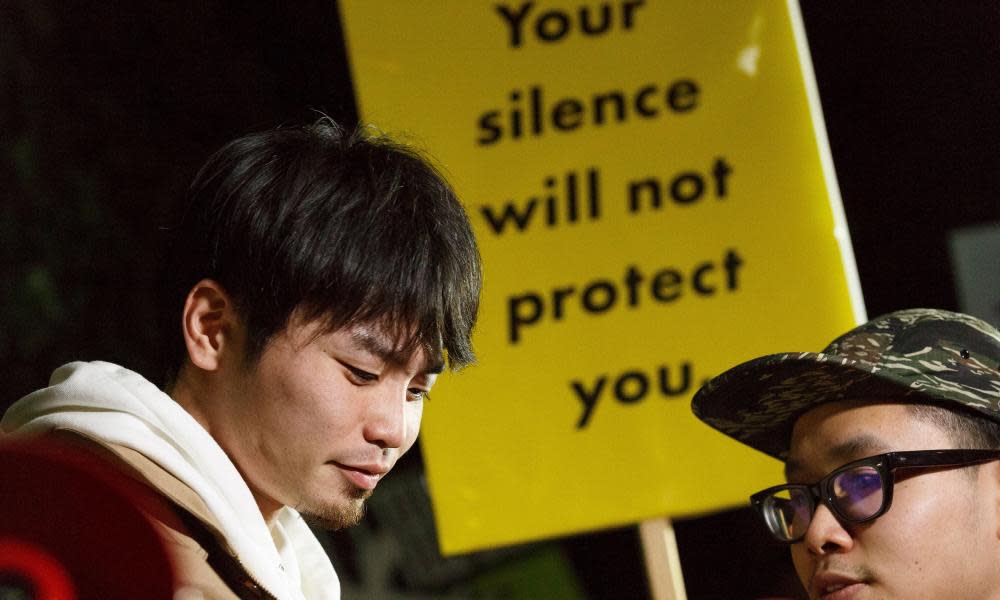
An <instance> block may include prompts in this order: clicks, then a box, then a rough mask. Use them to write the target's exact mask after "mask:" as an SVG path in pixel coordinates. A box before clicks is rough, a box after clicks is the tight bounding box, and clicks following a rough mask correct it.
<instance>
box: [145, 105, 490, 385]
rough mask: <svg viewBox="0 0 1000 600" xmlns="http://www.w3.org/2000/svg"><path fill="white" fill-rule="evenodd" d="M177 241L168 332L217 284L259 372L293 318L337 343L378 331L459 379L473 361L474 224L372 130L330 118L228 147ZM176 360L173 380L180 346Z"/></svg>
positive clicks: (443, 184) (412, 158) (204, 172)
mask: <svg viewBox="0 0 1000 600" xmlns="http://www.w3.org/2000/svg"><path fill="white" fill-rule="evenodd" d="M173 233H174V236H173V240H172V242H171V243H170V245H169V247H168V251H167V261H166V263H165V264H166V265H167V266H166V271H165V275H166V277H165V279H164V281H165V287H166V290H165V291H164V293H163V294H161V298H162V299H163V300H164V302H166V306H165V307H164V310H161V311H160V312H161V314H163V315H165V318H166V319H167V323H166V325H167V327H168V329H165V331H170V330H174V331H176V325H175V324H176V322H177V317H179V316H180V309H181V307H182V306H183V303H184V298H185V297H186V295H187V293H188V292H189V291H190V289H191V287H192V286H194V284H196V283H197V282H198V281H199V280H201V279H203V278H208V279H213V280H215V281H217V282H218V283H219V284H220V285H222V286H223V288H225V290H226V291H227V293H228V294H229V295H230V296H231V297H232V298H233V301H234V303H235V306H236V308H237V311H238V313H239V315H240V317H241V318H242V319H243V320H244V322H245V325H246V327H247V335H248V348H247V359H248V360H250V361H255V360H256V359H257V358H259V356H260V353H262V352H263V351H264V348H265V347H266V345H267V343H268V342H269V341H270V339H272V337H273V336H274V335H275V334H277V333H279V332H280V331H282V330H283V329H284V328H285V327H287V325H288V323H289V320H290V319H291V317H292V315H293V313H295V312H296V311H299V312H300V313H301V316H302V317H304V318H305V319H306V320H309V321H313V320H323V321H325V325H326V329H327V330H328V331H333V330H336V329H339V328H342V327H345V326H350V325H355V324H361V323H371V324H374V325H376V326H377V327H379V328H380V329H381V330H382V331H384V332H386V333H387V334H388V335H390V336H391V337H392V340H393V341H394V343H395V353H394V357H393V359H394V360H399V361H405V360H406V359H407V358H408V357H409V356H410V355H412V353H413V352H414V351H415V350H416V349H417V348H418V347H423V348H426V349H428V350H431V351H433V352H436V353H437V352H441V353H444V354H445V357H444V358H445V359H446V361H447V364H448V366H449V367H450V368H452V369H458V368H461V367H462V366H464V365H467V364H470V363H472V362H473V361H474V359H475V356H474V353H473V349H472V343H471V335H472V330H473V328H474V326H475V321H476V315H477V312H478V308H479V292H480V289H481V286H482V268H481V263H480V257H479V252H478V248H477V246H476V242H475V237H474V235H473V233H472V227H471V225H470V223H469V218H468V216H467V214H466V212H465V210H464V209H463V208H462V205H461V203H460V201H459V200H458V198H457V197H456V195H455V193H454V191H453V190H452V189H451V187H450V186H449V185H448V183H447V181H446V180H445V179H444V177H443V176H442V175H441V174H440V173H439V171H438V170H437V169H436V168H435V167H434V166H433V165H432V164H431V163H430V162H429V161H428V160H427V159H426V158H424V157H423V156H421V155H420V154H419V153H418V152H416V151H415V150H413V149H411V148H408V147H406V146H403V145H400V144H398V143H396V142H394V141H392V140H390V139H389V138H387V137H385V136H382V135H380V134H378V133H377V132H375V131H374V129H373V128H371V127H365V126H359V127H357V128H355V129H354V130H352V131H347V130H345V129H344V128H342V127H341V126H339V125H338V124H337V123H336V122H334V121H333V120H332V119H330V118H328V117H324V118H321V119H319V120H318V121H317V122H315V123H314V124H312V125H308V126H301V127H287V128H278V129H274V130H271V131H265V132H261V133H255V134H251V135H248V136H245V137H242V138H240V139H237V140H234V141H232V142H230V143H229V144H227V145H226V146H224V147H223V148H222V149H220V150H219V151H218V152H216V153H215V154H214V155H212V157H211V158H210V159H209V160H208V162H207V163H206V164H205V166H204V167H202V169H201V170H200V171H199V173H198V175H197V176H196V177H195V179H194V182H193V183H192V185H191V187H190V189H189V192H188V195H187V201H186V207H185V209H184V214H183V216H182V218H181V220H180V224H179V226H178V227H177V228H176V229H175V230H174V231H173ZM171 320H172V321H173V323H174V325H171V324H170V321H171ZM173 337H176V336H173ZM177 341H180V342H182V340H177ZM171 354H172V357H171V358H172V360H171V364H169V365H167V366H168V369H170V370H176V369H177V368H179V367H180V365H181V364H183V361H184V360H185V359H186V357H187V354H186V350H185V349H184V348H183V343H181V344H180V347H178V346H177V344H174V351H173V352H172V353H171ZM168 377H169V375H168Z"/></svg>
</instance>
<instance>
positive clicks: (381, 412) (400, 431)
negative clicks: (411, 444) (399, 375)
mask: <svg viewBox="0 0 1000 600" xmlns="http://www.w3.org/2000/svg"><path fill="white" fill-rule="evenodd" d="M374 396H375V397H374V398H370V399H369V401H370V405H369V410H368V414H367V419H366V420H365V430H364V435H365V439H366V440H367V441H368V442H370V443H372V444H375V445H377V446H378V447H380V448H401V447H402V446H403V441H404V440H405V439H406V415H405V408H406V390H405V389H404V390H402V391H401V392H397V391H396V390H394V389H391V388H390V386H388V385H386V386H380V388H379V389H378V390H377V391H376V392H375V394H374Z"/></svg>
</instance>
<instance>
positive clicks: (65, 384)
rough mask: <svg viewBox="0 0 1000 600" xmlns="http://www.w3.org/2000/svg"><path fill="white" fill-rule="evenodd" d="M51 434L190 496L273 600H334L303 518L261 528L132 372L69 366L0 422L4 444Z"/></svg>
mask: <svg viewBox="0 0 1000 600" xmlns="http://www.w3.org/2000/svg"><path fill="white" fill-rule="evenodd" d="M57 428H59V429H70V430H73V431H77V432H80V433H82V434H85V435H88V436H90V437H93V438H96V439H99V440H104V441H106V442H109V443H112V444H117V445H121V446H125V447H127V448H131V449H133V450H135V451H137V452H139V453H141V454H143V455H145V456H146V457H147V458H149V459H150V460H153V461H154V462H156V463H157V464H159V465H160V466H161V467H163V468H164V469H166V470H167V471H169V472H170V473H171V474H172V475H173V476H174V477H176V478H177V479H179V480H180V481H182V482H183V483H184V484H186V485H187V486H188V487H190V488H191V489H192V490H194V491H195V492H196V493H197V494H198V495H199V496H200V497H201V499H202V500H203V501H204V502H205V504H206V505H207V506H208V508H209V510H211V512H212V514H213V516H214V517H215V518H216V520H217V521H218V523H219V525H221V528H222V532H223V534H224V535H225V538H226V541H227V542H228V544H229V546H230V548H231V549H232V550H233V551H235V552H236V554H237V557H238V558H239V560H240V562H241V563H242V564H243V566H244V567H245V568H246V569H247V570H248V571H249V572H250V574H251V575H252V576H253V577H254V578H255V579H256V580H257V581H258V582H259V583H260V584H261V585H262V586H264V588H266V589H267V591H268V592H270V593H271V594H272V595H273V596H275V597H276V598H278V599H279V600H314V599H315V600H319V599H322V600H335V599H339V598H340V581H339V580H338V579H337V574H336V572H335V571H334V570H333V565H332V564H331V563H330V559H329V557H328V556H327V554H326V552H325V551H324V550H323V548H322V546H320V544H319V541H318V540H317V539H316V536H315V535H313V533H312V531H310V530H309V528H308V526H306V524H305V522H304V521H303V520H302V517H301V516H299V514H298V513H297V512H296V511H295V510H293V509H291V508H289V507H285V508H282V509H281V510H280V511H279V513H278V515H277V517H276V518H275V519H274V520H273V522H272V523H271V524H270V527H269V526H268V524H267V523H266V522H265V521H264V517H263V516H262V515H261V512H260V509H259V508H258V507H257V503H256V502H255V500H254V498H253V495H252V494H251V492H250V488H248V487H247V484H246V482H244V481H243V478H242V477H241V476H240V474H239V472H238V471H237V470H236V467H235V465H233V463H232V461H230V460H229V457H228V456H226V454H225V452H223V450H222V448H221V447H219V445H218V444H217V443H216V442H215V440H214V439H213V438H212V436H211V435H209V433H208V431H206V430H205V428H204V427H202V426H201V425H200V424H199V423H198V422H197V421H195V419H194V417H192V416H191V415H190V414H189V413H188V412H187V411H185V410H184V409H183V408H182V407H181V406H180V405H179V404H177V403H176V402H175V401H174V400H173V399H172V398H170V396H168V395H166V394H165V393H163V392H162V391H161V390H160V389H159V388H157V387H156V386H155V385H153V384H152V383H150V382H149V381H147V380H146V379H145V378H143V377H142V376H141V375H139V374H138V373H134V372H132V371H129V370H128V369H125V368H123V367H120V366H118V365H114V364H111V363H106V362H90V363H85V362H74V363H69V364H67V365H64V366H62V367H60V368H58V369H56V371H55V372H54V373H53V374H52V377H51V379H50V380H49V387H47V388H44V389H41V390H38V391H37V392H34V393H31V394H29V395H27V396H25V397H24V398H22V399H20V400H19V401H17V402H16V403H14V404H13V405H12V406H11V407H10V409H8V410H7V413H6V414H5V415H4V417H3V420H2V421H0V433H2V435H4V436H20V435H37V434H41V433H45V432H48V431H51V430H53V429H57Z"/></svg>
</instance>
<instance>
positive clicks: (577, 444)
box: [340, 0, 863, 553]
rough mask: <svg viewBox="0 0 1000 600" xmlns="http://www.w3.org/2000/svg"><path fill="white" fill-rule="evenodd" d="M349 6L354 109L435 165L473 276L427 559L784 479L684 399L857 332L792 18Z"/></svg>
mask: <svg viewBox="0 0 1000 600" xmlns="http://www.w3.org/2000/svg"><path fill="white" fill-rule="evenodd" d="M340 6H341V10H342V14H343V22H344V27H345V31H346V37H347V42H348V53H349V55H350V57H351V62H352V69H353V76H354V82H355V86H356V91H357V95H358V99H359V105H360V108H361V113H362V117H363V118H364V119H365V120H366V121H369V122H373V123H375V124H377V125H378V126H379V127H380V128H381V129H383V130H385V131H388V132H390V133H393V134H397V135H399V134H402V137H403V138H404V139H409V140H410V141H414V140H416V141H418V142H419V143H420V145H422V146H424V147H426V148H428V149H429V150H430V152H431V154H432V155H433V156H435V157H436V158H437V159H438V160H439V161H440V163H441V165H442V166H443V169H444V170H445V172H446V174H447V175H448V177H449V178H450V180H451V181H452V182H453V184H454V185H455V187H456V189H457V191H458V193H459V196H460V197H461V198H463V200H464V202H465V203H466V207H467V209H468V212H469V215H470V217H471V218H472V221H473V224H474V226H475V229H476V233H477V236H478V239H479V242H480V247H481V251H482V255H483V260H484V268H485V284H484V295H483V303H482V311H481V313H480V325H479V327H478V329H477V332H476V335H475V340H474V341H475V344H476V347H477V351H478V356H479V364H478V365H477V366H475V367H472V368H469V369H468V370H466V371H464V372H462V373H460V374H458V375H445V376H443V377H442V378H441V381H440V382H439V384H438V386H437V387H436V388H435V390H434V392H433V400H431V401H430V402H429V403H428V405H427V407H426V412H425V422H424V423H425V425H424V431H423V434H422V435H423V450H424V456H425V459H426V463H427V469H428V480H429V483H430V488H431V495H432V498H433V502H434V509H435V514H436V518H437V521H438V528H439V534H440V540H441V545H442V550H443V551H444V552H446V553H454V552H463V551H469V550H474V549H478V548H484V547H489V546H496V545H501V544H508V543H514V542H522V541H527V540H532V539H539V538H543V537H548V536H554V535H560V534H566V533H572V532H578V531H583V530H589V529H595V528H599V527H607V526H614V525H622V524H626V523H634V522H638V521H640V520H643V519H646V518H649V517H653V516H660V515H674V516H678V515H689V514H695V513H699V512H704V511H708V510H712V509H717V508H720V507H724V506H735V505H738V504H742V503H745V502H746V498H747V495H748V494H749V493H751V492H753V491H756V490H758V489H760V488H762V487H765V486H766V485H770V484H772V483H777V482H778V481H780V465H779V464H778V463H777V462H776V461H774V460H772V459H768V458H766V457H764V456H763V455H760V454H758V453H755V452H753V451H752V450H749V449H747V448H745V447H742V446H740V445H739V444H737V443H736V442H733V441H731V440H729V439H728V438H726V437H724V436H723V435H721V434H719V433H716V432H714V431H713V430H711V429H709V428H708V427H707V426H705V425H703V424H701V423H700V422H699V421H697V419H695V418H694V417H693V416H692V414H691V410H690V407H689V403H690V398H691V395H692V394H693V393H694V391H695V390H696V389H697V388H698V386H700V385H701V384H702V383H703V382H704V381H705V380H706V379H708V378H709V377H711V376H713V375H715V374H718V373H720V372H721V371H723V370H725V369H726V368H728V367H730V366H732V365H734V364H735V363H737V362H739V361H742V360H745V359H748V358H751V357H754V356H757V355H761V354H767V353H771V352H779V351H786V350H818V349H819V348H821V347H822V346H823V345H825V344H826V342H828V341H829V340H830V339H833V338H834V337H835V336H836V335H837V334H839V333H840V332H842V331H844V330H847V329H849V328H850V327H852V326H853V325H854V324H855V323H856V322H857V321H858V320H859V319H860V318H861V317H862V316H863V308H862V307H861V301H860V295H859V294H857V293H856V291H857V289H858V288H857V282H856V276H855V275H854V270H853V269H854V267H853V256H852V255H851V253H850V244H849V240H848V238H847V233H846V228H845V226H844V224H843V220H842V216H841V209H840V200H839V195H838V193H837V190H836V184H835V182H834V178H833V173H832V166H831V163H830V159H829V154H828V150H827V147H826V139H825V134H824V132H823V125H822V120H821V117H820V113H819V108H818V100H817V98H816V94H815V90H814V84H813V83H812V73H811V67H810V66H809V61H808V55H807V53H806V52H805V47H806V46H805V41H804V38H803V37H802V32H801V25H800V23H799V17H798V9H797V5H795V4H794V3H786V2H782V1H766V2H765V1H760V2H699V1H693V0H692V1H689V2H668V1H655V2H654V1H652V0H650V1H646V2H643V1H641V0H631V1H629V0H625V1H618V2H582V1H579V0H577V1H574V2H553V1H547V2H546V1H536V2H524V1H512V2H503V1H500V2H497V1H491V2H473V1H469V0H453V1H447V2H445V1H440V0H439V1H435V2H391V3H390V2H370V1H366V0H341V2H340ZM852 298H853V300H852Z"/></svg>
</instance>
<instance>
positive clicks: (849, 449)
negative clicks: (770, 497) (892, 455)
mask: <svg viewBox="0 0 1000 600" xmlns="http://www.w3.org/2000/svg"><path fill="white" fill-rule="evenodd" d="M891 450H892V448H891V447H890V443H889V441H888V440H886V439H884V438H883V437H882V436H880V435H878V434H876V433H874V432H868V431H860V432H856V433H854V434H853V435H848V436H847V437H845V438H844V439H842V440H839V441H836V442H834V443H831V444H829V445H823V446H820V447H815V448H808V449H806V450H804V451H803V450H802V449H799V452H798V453H797V452H796V448H795V447H794V446H793V447H792V450H791V452H789V455H788V459H787V460H786V461H785V479H787V480H789V481H790V480H792V479H793V478H795V479H800V478H801V477H803V476H806V475H816V474H817V473H818V474H819V475H825V474H826V473H827V472H829V471H831V470H833V469H835V468H836V467H838V466H840V465H843V464H846V463H849V462H851V461H853V460H858V459H860V458H865V457H867V456H872V455H874V454H881V453H883V452H889V451H891ZM831 465H833V466H832V467H831Z"/></svg>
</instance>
